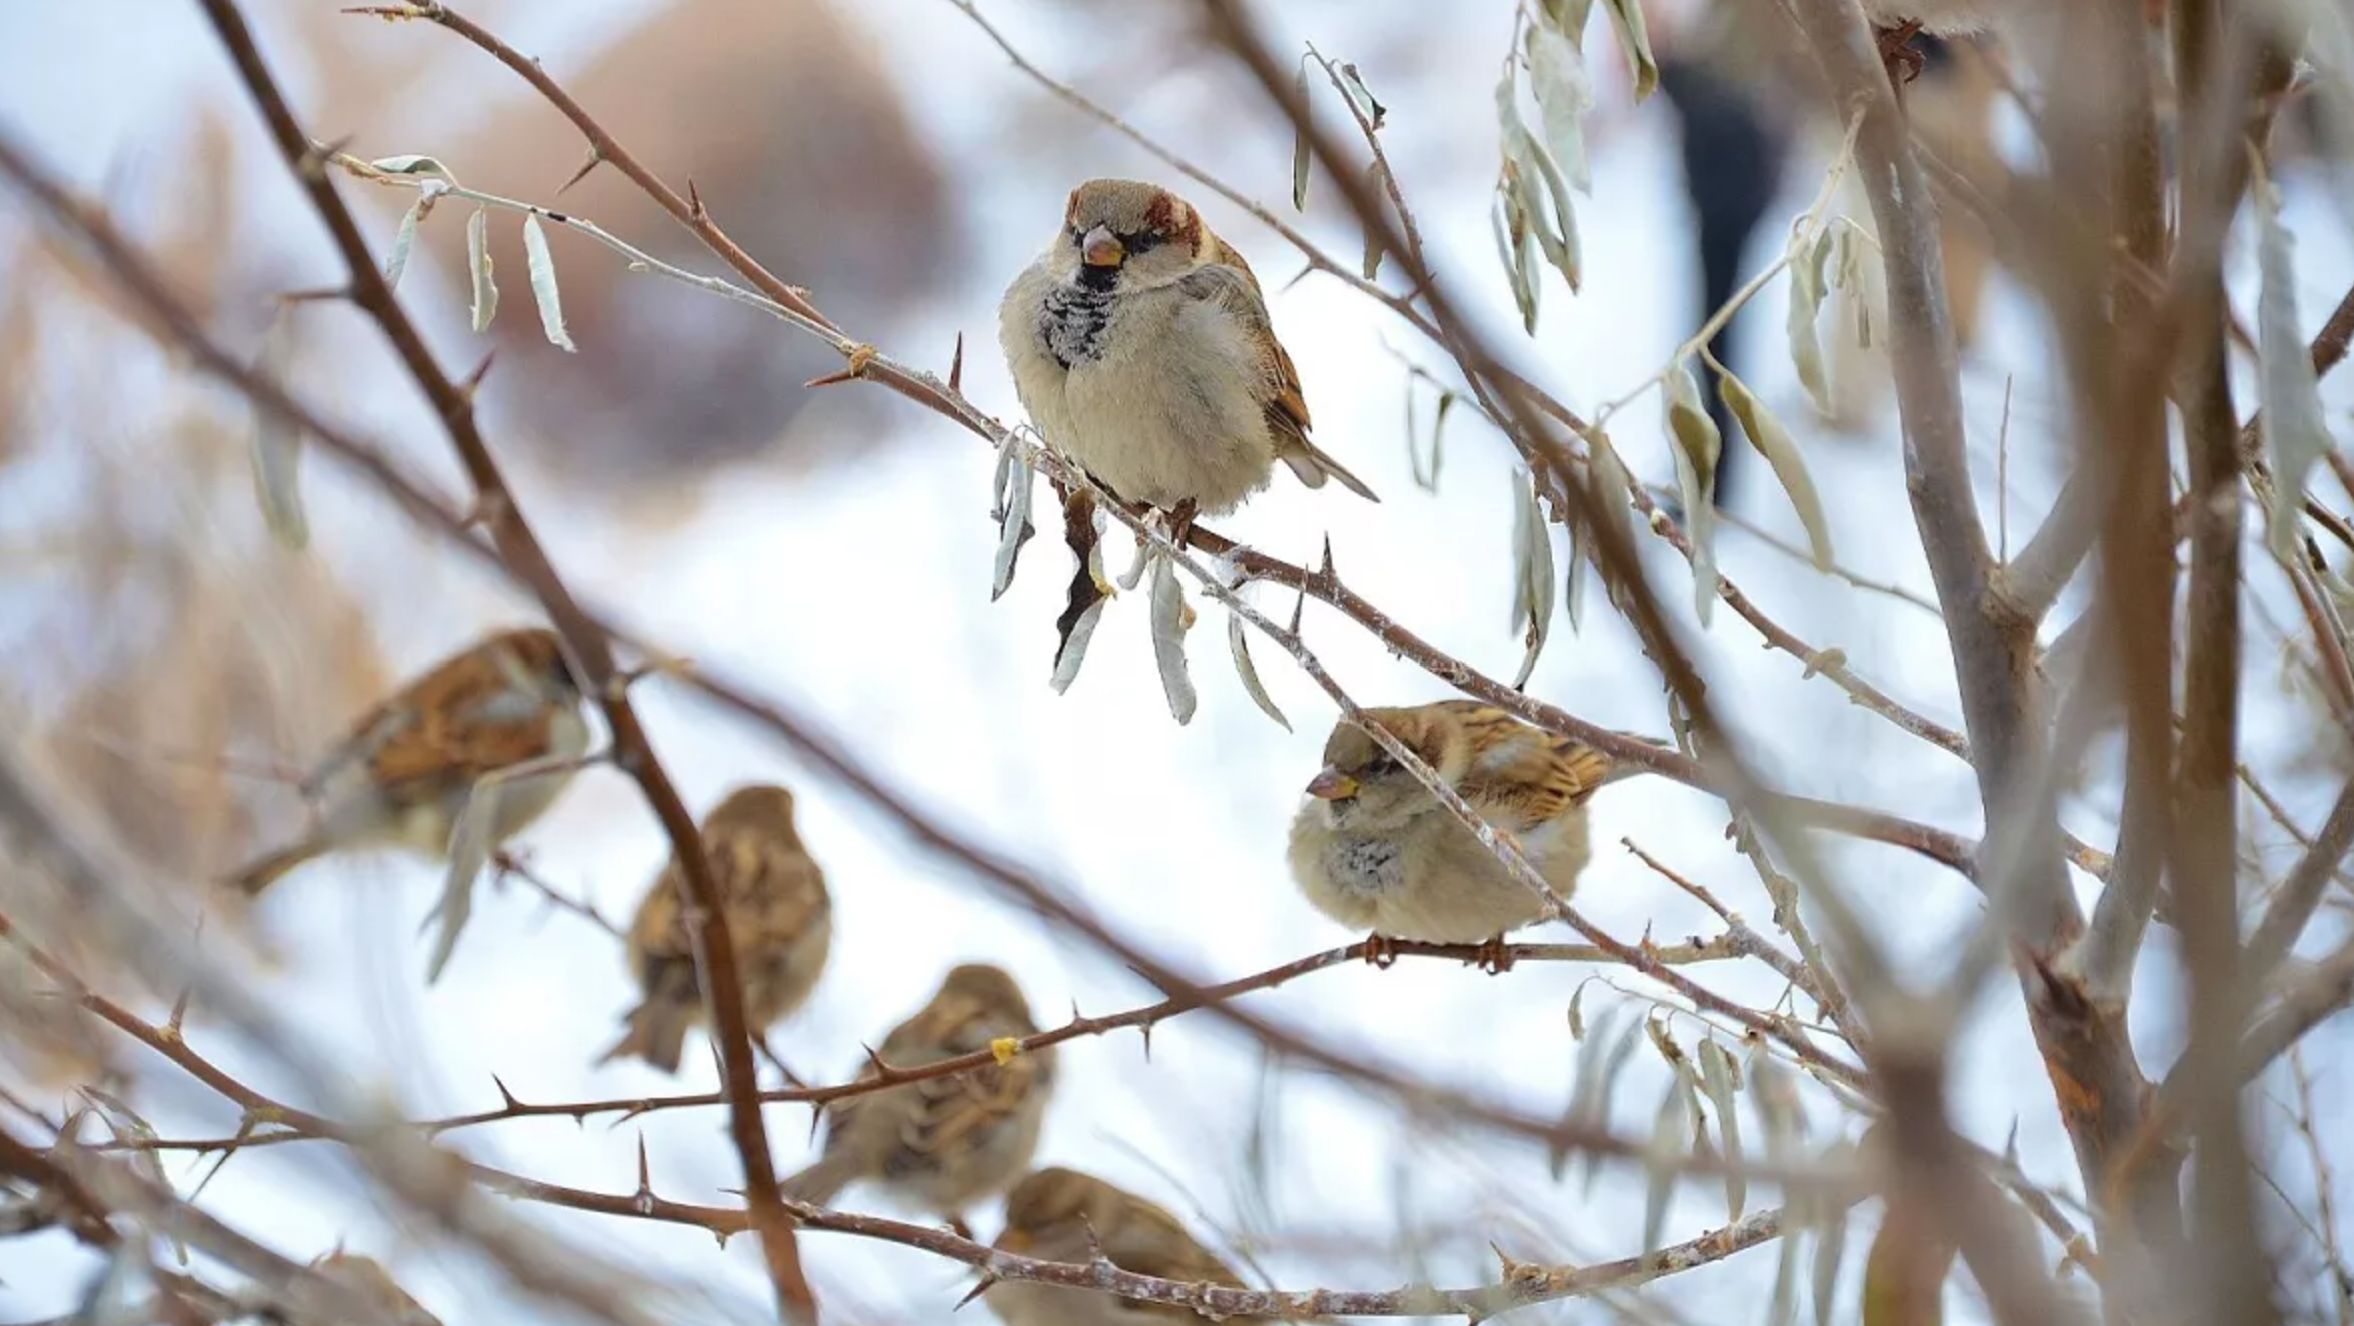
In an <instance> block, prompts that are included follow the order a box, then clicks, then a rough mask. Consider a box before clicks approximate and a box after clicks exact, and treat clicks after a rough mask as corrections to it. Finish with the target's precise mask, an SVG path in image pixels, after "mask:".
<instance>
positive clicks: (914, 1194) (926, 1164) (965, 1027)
mask: <svg viewBox="0 0 2354 1326" xmlns="http://www.w3.org/2000/svg"><path fill="white" fill-rule="evenodd" d="M1037 1030H1038V1026H1037V1024H1036V1023H1034V1022H1032V1021H1031V1020H1030V1005H1029V1003H1028V1002H1027V1001H1025V1000H1024V999H1023V998H1022V991H1021V987H1020V986H1017V985H1015V984H1014V978H1013V977H1011V976H1008V975H1006V974H1005V971H1004V970H1003V969H1002V968H998V967H992V966H988V965H986V964H981V963H967V964H965V965H964V966H961V967H958V968H957V969H955V970H954V971H951V972H949V973H948V979H947V980H945V981H942V982H941V983H940V992H939V993H938V994H935V995H933V996H932V1002H931V1003H928V1004H926V1005H924V1007H923V1010H922V1011H921V1012H919V1013H917V1014H916V1015H915V1016H914V1017H912V1018H909V1019H908V1020H907V1021H905V1022H902V1023H900V1024H899V1025H898V1026H897V1027H895V1028H893V1029H892V1031H891V1034H890V1035H889V1036H887V1037H885V1038H884V1040H883V1048H882V1050H881V1052H880V1053H881V1055H882V1059H883V1062H884V1063H886V1064H889V1065H890V1066H891V1067H893V1068H920V1067H922V1066H923V1065H925V1064H927V1063H932V1062H934V1061H937V1060H941V1059H949V1058H953V1057H955V1056H957V1055H961V1054H970V1053H972V1052H973V1051H975V1050H984V1049H988V1048H989V1046H990V1042H992V1041H996V1040H1000V1039H1003V1038H1007V1037H1017V1036H1029V1035H1033V1034H1035V1033H1036V1032H1037ZM864 1076H867V1077H872V1076H874V1069H873V1066H872V1065H869V1066H868V1068H867V1069H866V1072H865V1074H864ZM1053 1088H1054V1051H1053V1050H1052V1049H1045V1050H1034V1051H1028V1052H1024V1053H1019V1054H1015V1055H1013V1056H1012V1057H1011V1058H1007V1059H1005V1060H1004V1061H1003V1062H1002V1063H996V1064H991V1065H989V1066H987V1067H983V1068H976V1069H973V1070H971V1071H970V1072H965V1073H959V1074H956V1075H954V1076H951V1077H932V1078H924V1079H922V1080H919V1081H915V1082H909V1083H906V1084H905V1085H902V1086H896V1087H889V1088H886V1089H884V1090H882V1091H877V1092H874V1093H873V1094H871V1095H865V1096H847V1097H844V1098H843V1099H841V1100H839V1101H836V1102H834V1104H833V1105H831V1106H830V1107H828V1109H827V1111H826V1143H825V1154H824V1156H823V1157H822V1158H821V1159H820V1160H819V1161H818V1162H817V1163H816V1164H814V1165H812V1166H810V1167H809V1168H807V1169H805V1170H803V1171H801V1172H800V1173H798V1174H796V1175H794V1176H792V1177H791V1178H789V1179H786V1180H785V1182H784V1190H785V1194H786V1196H789V1197H792V1198H794V1199H796V1200H798V1201H804V1202H811V1203H814V1204H816V1205H819V1206H823V1205H825V1204H826V1203H828V1202H830V1201H832V1200H833V1198H834V1194H836V1193H838V1192H840V1191H841V1190H842V1189H843V1188H844V1187H846V1186H848V1185H849V1184H851V1183H853V1182H856V1181H858V1180H860V1179H871V1180H874V1181H875V1182H878V1183H881V1184H883V1185H884V1186H885V1187H887V1188H889V1189H891V1190H892V1192H893V1194H894V1195H895V1196H897V1197H899V1198H900V1199H901V1200H902V1201H905V1202H907V1203H908V1204H910V1205H913V1206H920V1207H922V1208H924V1209H926V1210H931V1211H939V1212H942V1213H945V1214H950V1215H953V1214H955V1213H957V1212H958V1211H960V1210H962V1209H963V1208H964V1207H965V1206H967V1205H968V1204H970V1203H972V1202H975V1201H978V1200H979V1199H981V1198H983V1197H986V1196H988V1195H989V1194H991V1193H994V1192H997V1191H998V1190H1000V1189H1002V1188H1004V1187H1005V1186H1006V1185H1007V1184H1009V1183H1011V1182H1013V1181H1014V1178H1015V1177H1016V1176H1017V1175H1019V1174H1020V1173H1021V1172H1022V1170H1023V1169H1024V1168H1025V1167H1027V1166H1028V1165H1029V1163H1030V1153H1031V1152H1033V1151H1035V1150H1036V1149H1037V1147H1038V1128H1039V1125H1040V1124H1041V1123H1042V1122H1043V1121H1044V1120H1045V1117H1046V1102H1047V1097H1048V1096H1049V1095H1051V1094H1052V1092H1053Z"/></svg>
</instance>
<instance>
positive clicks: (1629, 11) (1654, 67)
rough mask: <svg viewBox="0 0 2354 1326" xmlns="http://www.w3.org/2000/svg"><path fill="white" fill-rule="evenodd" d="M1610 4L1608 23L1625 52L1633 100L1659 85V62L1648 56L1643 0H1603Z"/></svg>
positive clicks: (1648, 43)
mask: <svg viewBox="0 0 2354 1326" xmlns="http://www.w3.org/2000/svg"><path fill="white" fill-rule="evenodd" d="M1603 3H1605V4H1607V5H1608V6H1609V7H1610V24H1611V26H1612V27H1613V28H1616V29H1617V30H1618V45H1619V49H1620V50H1623V51H1625V52H1626V55H1627V68H1628V70H1629V72H1630V73H1631V74H1632V75H1633V78H1634V84H1635V101H1636V103H1637V104H1641V102H1642V101H1643V99H1644V98H1645V97H1648V96H1650V95H1651V94H1652V92H1653V91H1654V90H1656V89H1657V88H1658V87H1659V62H1658V61H1656V60H1654V59H1652V58H1651V34H1650V33H1649V32H1648V31H1646V30H1645V29H1644V27H1643V0H1603Z"/></svg>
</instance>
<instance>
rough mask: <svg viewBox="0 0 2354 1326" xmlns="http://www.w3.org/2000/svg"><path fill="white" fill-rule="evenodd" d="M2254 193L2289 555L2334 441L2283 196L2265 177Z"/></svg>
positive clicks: (2275, 489)
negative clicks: (2303, 317)
mask: <svg viewBox="0 0 2354 1326" xmlns="http://www.w3.org/2000/svg"><path fill="white" fill-rule="evenodd" d="M2255 193H2256V215H2257V217H2258V219H2259V222H2260V224H2261V230H2260V231H2259V233H2258V240H2257V247H2256V256H2257V266H2258V269H2259V270H2260V272H2261V273H2262V282H2263V284H2262V286H2261V288H2260V290H2259V292H2258V294H2257V296H2256V343H2257V359H2258V361H2259V363H2258V373H2257V380H2256V381H2257V401H2258V405H2259V406H2260V408H2261V409H2262V410H2263V417H2262V419H2261V420H2260V422H2259V424H2258V426H2259V427H2260V428H2261V429H2262V430H2263V433H2264V450H2265V453H2266V456H2267V459H2269V460H2270V461H2271V462H2272V510H2271V512H2270V523H2271V527H2272V528H2271V542H2272V551H2273V552H2274V554H2275V555H2277V556H2280V557H2283V558H2290V557H2294V556H2296V555H2297V540H2298V538H2299V536H2300V535H2301V533H2302V532H2303V530H2304V521H2303V517H2302V516H2301V515H2300V512H2301V511H2302V510H2303V509H2304V504H2305V480H2306V477H2307V475H2308V474H2309V473H2310V472H2311V471H2312V468H2313V463H2314V462H2315V461H2317V460H2319V459H2321V458H2322V457H2323V456H2325V455H2328V454H2329V450H2330V436H2329V426H2328V424H2326V423H2325V422H2323V420H2322V413H2321V387H2320V383H2319V382H2318V380H2317V379H2316V377H2315V375H2314V372H2313V358H2312V353H2311V351H2309V350H2308V349H2307V348H2306V345H2305V337H2304V333H2303V332H2302V331H2300V330H2299V327H2298V321H2297V271H2296V265H2295V263H2294V261H2293V259H2294V256H2295V251H2296V237H2295V236H2293V235H2291V234H2290V233H2289V230H2288V227H2286V226H2284V225H2282V224H2281V222H2280V193H2279V191H2278V189H2276V188H2275V187H2274V185H2273V183H2272V181H2271V180H2269V179H2265V178H2261V177H2259V178H2258V179H2257V181H2256V187H2255Z"/></svg>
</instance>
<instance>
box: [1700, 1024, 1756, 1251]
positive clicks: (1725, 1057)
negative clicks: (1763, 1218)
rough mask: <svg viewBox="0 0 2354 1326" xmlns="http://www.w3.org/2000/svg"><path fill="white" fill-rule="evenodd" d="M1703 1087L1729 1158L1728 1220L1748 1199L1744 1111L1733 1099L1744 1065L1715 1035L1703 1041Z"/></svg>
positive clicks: (1739, 1211)
mask: <svg viewBox="0 0 2354 1326" xmlns="http://www.w3.org/2000/svg"><path fill="white" fill-rule="evenodd" d="M1700 1088H1701V1090H1703V1091H1705V1092H1707V1093H1708V1100H1709V1103H1710V1104H1711V1105H1713V1106H1714V1107H1715V1108H1716V1130H1717V1135H1718V1136H1719V1137H1721V1138H1723V1139H1724V1151H1725V1160H1726V1161H1727V1162H1728V1164H1727V1167H1726V1169H1725V1220H1726V1221H1727V1222H1728V1223H1729V1222H1731V1221H1735V1220H1739V1219H1740V1218H1741V1211H1742V1208H1743V1207H1745V1206H1746V1205H1748V1202H1749V1179H1748V1177H1747V1176H1746V1175H1744V1174H1743V1173H1742V1172H1741V1171H1742V1167H1743V1166H1744V1165H1745V1164H1746V1161H1745V1160H1744V1158H1743V1154H1742V1150H1741V1112H1740V1109H1739V1108H1738V1106H1737V1105H1736V1103H1735V1102H1734V1100H1733V1093H1734V1092H1736V1091H1739V1090H1740V1089H1741V1069H1740V1066H1739V1065H1737V1064H1735V1063H1734V1062H1733V1056H1731V1055H1730V1054H1727V1053H1725V1047H1724V1046H1722V1045H1719V1044H1717V1043H1716V1038H1715V1037H1713V1036H1712V1037H1710V1038H1709V1039H1707V1040H1704V1041H1702V1042H1700Z"/></svg>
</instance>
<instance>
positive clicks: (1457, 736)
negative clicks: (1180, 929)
mask: <svg viewBox="0 0 2354 1326" xmlns="http://www.w3.org/2000/svg"><path fill="white" fill-rule="evenodd" d="M1365 715H1366V717H1367V718H1369V719H1371V720H1372V721H1373V722H1375V723H1378V724H1380V725H1381V726H1382V727H1383V728H1385V729H1387V730H1388V731H1389V732H1390V733H1391V734H1392V735H1393V736H1395V737H1397V739H1398V740H1399V741H1400V742H1401V743H1403V744H1404V745H1405V746H1406V747H1407V748H1408V749H1409V750H1412V751H1413V752H1414V753H1415V754H1416V755H1419V756H1420V757H1422V760H1423V762H1424V763H1426V764H1428V765H1430V766H1431V768H1432V769H1433V770H1434V771H1435V772H1436V773H1437V774H1438V776H1439V778H1440V779H1441V780H1442V781H1444V782H1445V783H1446V785H1447V786H1449V787H1451V788H1453V789H1454V790H1455V792H1456V793H1457V794H1458V795H1460V796H1461V797H1462V798H1463V799H1464V800H1465V801H1466V802H1468V803H1470V805H1471V808H1472V809H1473V810H1475V811H1477V812H1479V814H1480V816H1481V817H1482V818H1484V819H1486V820H1487V821H1488V823H1489V824H1491V825H1493V826H1495V828H1496V829H1497V830H1499V831H1501V832H1503V833H1505V834H1508V835H1510V836H1511V837H1512V838H1513V839H1514V840H1515V841H1517V842H1518V843H1519V845H1520V850H1521V854H1522V855H1524V856H1525V857H1527V858H1528V860H1529V863H1530V864H1531V865H1533V866H1535V867H1536V869H1537V871H1538V873H1539V874H1541V875H1542V876H1543V877H1544V879H1545V882H1546V883H1547V884H1548V885H1550V886H1551V888H1552V890H1553V892H1554V893H1555V894H1556V895H1558V896H1560V897H1562V898H1567V897H1568V896H1569V895H1570V892H1571V890H1573V889H1575V888H1576V887H1577V881H1578V873H1579V872H1580V871H1582V870H1584V869H1585V866H1586V861H1587V859H1588V858H1589V856H1590V855H1591V850H1590V847H1589V845H1588V841H1587V827H1586V801H1587V799H1588V798H1590V797H1592V796H1593V795H1594V791H1595V789H1597V788H1599V787H1601V786H1603V785H1604V784H1606V783H1609V782H1612V781H1614V780H1616V779H1618V778H1622V777H1625V776H1626V775H1628V774H1631V773H1639V772H1641V770H1639V769H1634V768H1628V767H1625V766H1621V765H1618V764H1616V763H1615V762H1614V761H1612V760H1611V758H1610V757H1609V756H1607V755H1605V754H1603V753H1602V752H1601V751H1598V750H1596V749H1594V748H1593V747H1592V746H1589V745H1587V744H1585V743H1584V742H1582V741H1578V740H1575V739H1574V738H1570V737H1563V736H1556V735H1554V734H1553V733H1550V732H1546V731H1544V730H1542V729H1540V728H1535V727H1531V726H1530V725H1528V724H1526V723H1523V722H1521V721H1520V720H1519V719H1517V718H1514V717H1512V716H1511V715H1510V714H1507V713H1505V712H1504V711H1503V710H1501V709H1497V708H1494V707H1492V706H1490V705H1485V704H1480V703H1477V702H1476V701H1470V700H1441V701H1439V702H1438V703H1436V704H1426V705H1422V706H1419V707H1417V708H1412V709H1368V710H1366V711H1365ZM1307 793H1308V799H1307V800H1306V801H1305V802H1303V803H1302V804H1301V806H1300V811H1299V814H1298V815H1297V816H1295V817H1294V818H1293V820H1292V825H1291V869H1292V876H1293V878H1294V879H1296V880H1297V881H1298V883H1299V886H1300V890H1301V891H1302V892H1303V893H1305V894H1307V896H1308V901H1309V902H1311V903H1313V904H1315V906H1316V909H1317V910H1318V911H1321V912H1323V913H1324V914H1325V915H1327V916H1329V917H1331V918H1332V919H1334V920H1336V921H1338V922H1340V923H1341V924H1343V925H1346V926H1351V927H1359V926H1361V927H1365V928H1367V929H1369V930H1371V931H1372V932H1373V935H1374V937H1375V938H1376V939H1381V938H1391V939H1417V940H1427V941H1430V942H1433V943H1442V944H1476V943H1487V942H1490V941H1495V942H1496V947H1495V951H1496V952H1497V954H1499V955H1500V954H1501V952H1502V946H1501V936H1502V935H1503V934H1504V933H1505V932H1506V931H1510V930H1514V929H1517V928H1519V927H1521V926H1524V925H1528V924H1530V923H1531V922H1534V921H1537V920H1540V919H1542V918H1543V917H1544V915H1545V914H1546V910H1547V909H1546V904H1545V902H1544V900H1543V899H1541V898H1539V897H1538V896H1537V895H1536V893H1535V892H1534V891H1532V890H1530V889H1529V888H1528V887H1527V886H1525V885H1523V884H1522V883H1521V882H1520V881H1519V880H1518V879H1516V878H1514V877H1513V876H1512V875H1511V874H1510V873H1508V872H1507V871H1506V870H1505V868H1504V865H1503V863H1502V862H1501V861H1498V860H1497V859H1496V858H1495V856H1494V855H1492V854H1491V853H1490V852H1489V851H1488V850H1487V849H1486V848H1485V847H1483V846H1481V845H1480V841H1479V839H1478V838H1477V837H1476V836H1474V835H1473V834H1472V832H1471V830H1470V829H1468V828H1466V827H1464V826H1463V824H1462V822H1461V821H1459V820H1457V819H1456V818H1455V816H1454V815H1453V814H1452V813H1451V812H1450V811H1448V809H1447V808H1446V807H1445V806H1442V805H1440V804H1439V801H1438V798H1437V797H1435V796H1433V795H1431V793H1430V790H1429V789H1428V788H1426V787H1424V786H1423V785H1422V784H1421V783H1419V782H1417V781H1415V778H1414V776H1413V775H1412V774H1411V773H1409V772H1408V771H1407V770H1406V769H1405V767H1404V766H1402V765H1400V764H1399V763H1398V762H1397V761H1396V760H1394V759H1392V758H1391V757H1390V755H1389V753H1388V752H1387V751H1384V750H1383V749H1382V748H1381V747H1380V746H1379V745H1378V744H1376V743H1375V741H1374V740H1373V738H1372V737H1370V736H1368V735H1367V734H1366V733H1365V732H1364V731H1362V730H1361V729H1359V728H1357V727H1356V726H1354V725H1353V724H1351V723H1349V722H1347V721H1346V720H1343V721H1342V722H1341V723H1339V724H1338V725H1336V726H1335V727H1334V728H1333V730H1332V736H1331V738H1330V739H1329V740H1327V741H1326V742H1325V744H1324V768H1323V770H1322V771H1320V772H1319V773H1318V774H1317V775H1316V777H1315V778H1314V779H1313V780H1311V781H1310V782H1309V783H1308V788H1307ZM1378 955H1379V950H1378V949H1376V950H1375V951H1374V953H1373V954H1371V955H1370V956H1376V957H1377V956H1378Z"/></svg>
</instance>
